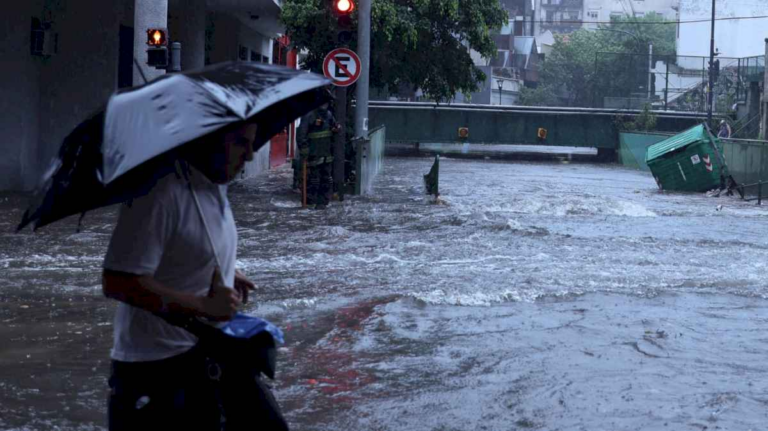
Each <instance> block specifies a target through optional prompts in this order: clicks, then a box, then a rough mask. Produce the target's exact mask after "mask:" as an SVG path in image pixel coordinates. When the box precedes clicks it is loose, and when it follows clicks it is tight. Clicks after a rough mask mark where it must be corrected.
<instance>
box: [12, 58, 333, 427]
mask: <svg viewBox="0 0 768 431" xmlns="http://www.w3.org/2000/svg"><path fill="white" fill-rule="evenodd" d="M329 83H330V82H329V80H327V79H326V78H324V77H321V76H318V75H314V74H308V73H304V72H300V71H297V70H291V69H287V68H283V67H277V66H270V65H263V64H256V63H240V62H238V63H221V64H217V65H213V66H210V67H207V68H205V69H202V70H197V71H191V72H185V73H179V74H173V75H166V76H164V77H161V78H159V79H156V80H154V81H152V82H150V83H148V84H146V85H144V86H141V87H137V88H133V89H130V90H128V91H123V92H120V93H118V94H115V95H113V96H112V97H111V98H110V100H109V102H108V103H107V105H106V108H105V109H104V110H103V111H101V112H99V113H97V114H96V115H94V116H93V117H91V118H89V119H88V120H86V121H84V122H83V123H82V124H80V125H79V126H78V127H77V128H76V129H75V130H74V131H73V132H72V133H70V135H69V136H67V138H65V140H64V143H63V144H62V146H61V149H60V151H59V155H58V158H56V159H55V160H54V161H53V164H52V166H51V167H50V168H49V170H48V171H47V173H46V175H45V176H44V178H43V183H42V186H41V189H40V192H39V193H38V195H37V196H36V198H35V199H34V201H33V203H32V205H31V206H30V208H29V209H28V210H27V211H26V212H25V214H24V216H23V219H22V222H21V224H20V225H19V229H22V228H24V227H25V226H27V225H29V224H32V223H34V225H35V229H38V228H40V227H42V226H45V225H46V224H49V223H53V222H55V221H57V220H60V219H63V218H65V217H68V216H70V215H74V214H85V212H86V211H90V210H92V209H95V208H99V207H103V206H108V205H112V204H116V203H122V204H123V205H122V207H121V208H120V214H119V219H118V222H117V226H116V227H115V231H114V233H113V236H112V239H111V241H110V245H109V248H108V251H107V255H106V258H105V260H104V272H103V290H104V293H105V295H107V296H108V297H110V298H113V299H116V300H118V301H120V304H119V306H118V310H117V314H116V316H115V326H114V335H115V339H114V344H113V349H112V359H113V362H112V374H111V377H110V379H109V385H110V400H109V428H110V430H136V429H195V430H221V429H222V427H223V429H226V430H235V429H243V426H245V427H246V428H247V427H249V425H250V420H254V421H259V423H260V424H261V425H265V424H267V425H265V426H266V427H267V428H268V429H277V430H282V429H287V425H286V424H285V421H284V419H283V418H282V415H281V414H280V413H279V407H277V406H276V403H275V402H274V398H273V397H271V393H270V392H269V390H268V389H263V388H266V387H265V386H263V384H260V383H259V379H258V377H259V374H253V373H263V374H265V375H266V376H268V377H270V378H273V377H274V355H273V354H272V353H270V351H273V350H274V348H272V349H271V350H270V349H269V348H266V349H263V350H253V351H249V353H242V355H246V356H243V359H242V360H240V359H239V357H237V356H236V355H239V354H240V352H241V349H240V348H239V347H243V346H245V347H249V346H253V344H249V343H250V342H251V341H252V340H254V339H256V338H257V337H261V336H262V335H264V334H266V337H268V339H269V343H271V344H272V346H274V342H280V341H281V339H282V334H281V333H280V331H279V329H277V328H274V325H271V324H268V322H264V321H263V320H261V319H257V318H253V319H252V320H248V319H249V316H241V315H238V316H235V313H236V311H237V309H238V307H240V306H241V304H243V303H245V302H246V301H247V295H248V291H249V290H252V289H253V288H254V285H253V283H251V282H250V281H249V280H248V279H247V278H246V277H245V276H244V275H243V274H241V273H239V272H238V271H236V269H235V260H236V250H237V230H236V228H235V223H234V219H233V216H232V211H231V209H230V206H229V201H228V200H227V194H226V192H227V190H226V184H227V183H228V182H230V181H232V180H233V179H235V178H236V176H237V175H238V173H239V172H240V171H241V170H242V169H243V166H244V165H245V163H246V162H248V161H250V160H252V159H253V154H254V152H255V151H257V150H258V149H259V148H260V147H261V146H262V145H264V144H265V143H266V142H267V141H268V140H269V139H270V138H271V137H272V136H274V135H275V134H277V133H278V132H279V131H280V130H282V129H283V128H284V127H285V126H286V125H287V124H288V123H290V122H291V121H293V120H294V119H296V118H298V117H300V116H301V115H304V114H306V113H307V112H309V111H311V110H312V109H315V108H317V107H318V106H320V105H321V104H323V103H325V102H326V101H327V96H324V94H325V93H324V92H323V91H322V89H323V88H324V87H325V86H327V85H328V84H329ZM81 220H82V218H81ZM233 316H234V317H235V319H234V320H232V321H231V322H227V323H226V325H225V326H220V325H218V324H216V322H224V321H228V320H230V319H232V318H233ZM243 318H244V319H245V320H244V319H243ZM199 319H201V320H202V322H201V321H200V320H199ZM256 320H259V322H256ZM206 321H207V322H206ZM169 322H173V324H171V323H169ZM235 322H241V323H242V322H245V325H247V327H249V328H251V329H253V330H254V331H255V332H246V333H243V334H245V335H237V334H235V333H233V332H231V331H230V334H231V335H227V332H226V331H225V330H231V329H232V328H233V326H232V325H234V324H235ZM201 325H202V327H203V329H201ZM238 325H240V323H238ZM237 327H238V328H241V329H242V328H244V326H237ZM262 328H263V329H262ZM249 331H250V329H249ZM193 333H194V334H197V335H199V336H200V337H201V338H200V339H199V342H198V338H196V337H195V336H194V335H192V334H193ZM248 334H251V335H248ZM240 338H242V339H243V340H245V341H244V342H245V344H238V343H236V342H235V341H233V340H237V339H240ZM262 338H263V337H262ZM233 343H234V344H233ZM201 346H203V347H201ZM211 346H214V348H211ZM227 346H229V347H227ZM231 346H238V348H231ZM219 347H221V348H224V347H227V348H226V349H224V350H225V352H224V353H221V351H222V349H218V348H219ZM217 349H218V350H217ZM242 350H243V352H244V351H245V350H248V349H247V348H244V349H242ZM231 352H234V353H231ZM260 352H266V353H265V355H266V356H264V358H266V359H264V358H262V357H260V356H257V355H259V354H260ZM230 353H231V354H230ZM227 355H229V356H227ZM233 357H234V358H233ZM261 359H264V361H263V362H264V364H266V365H264V366H263V367H262V366H261V365H259V367H260V368H258V369H253V370H252V369H250V368H248V367H251V368H253V366H252V365H251V364H254V363H256V362H258V361H261ZM257 360H258V361H257ZM241 364H244V366H245V367H246V368H247V369H245V370H244V371H242V372H241V368H238V367H240V365H241ZM222 369H223V370H224V371H223V377H222V373H221V372H222ZM232 376H235V377H234V379H233V378H232ZM238 377H243V379H242V380H243V381H245V380H250V381H251V384H252V386H250V387H248V388H247V389H246V390H245V392H243V391H240V392H238V391H237V390H234V391H233V390H230V389H231V388H232V383H233V381H234V384H235V385H236V384H237V381H238ZM246 383H247V382H246ZM255 387H258V389H256V390H255V391H256V392H259V393H258V394H256V395H255V396H253V394H249V393H248V392H247V391H248V390H251V389H253V388H255ZM222 388H229V389H227V390H223V389H222ZM222 392H223V393H222ZM233 394H236V395H233ZM249 395H251V396H250V397H249ZM240 400H242V401H245V402H238V401H240ZM227 407H229V409H228V408H227ZM253 416H255V417H253ZM222 421H226V425H225V426H223V424H222Z"/></svg>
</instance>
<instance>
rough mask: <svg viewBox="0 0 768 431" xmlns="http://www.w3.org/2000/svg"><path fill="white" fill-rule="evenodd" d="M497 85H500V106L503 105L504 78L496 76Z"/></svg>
mask: <svg viewBox="0 0 768 431" xmlns="http://www.w3.org/2000/svg"><path fill="white" fill-rule="evenodd" d="M496 85H498V86H499V106H501V89H502V87H504V80H503V79H501V78H496Z"/></svg>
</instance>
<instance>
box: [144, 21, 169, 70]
mask: <svg viewBox="0 0 768 431" xmlns="http://www.w3.org/2000/svg"><path fill="white" fill-rule="evenodd" d="M147 45H148V46H149V48H147V64H148V65H150V66H152V67H154V68H156V69H165V68H167V67H168V30H166V29H164V28H150V29H148V30H147Z"/></svg>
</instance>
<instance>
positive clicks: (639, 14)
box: [635, 12, 645, 18]
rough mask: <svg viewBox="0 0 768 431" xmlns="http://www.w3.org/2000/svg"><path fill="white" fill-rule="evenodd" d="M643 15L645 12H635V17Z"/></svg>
mask: <svg viewBox="0 0 768 431" xmlns="http://www.w3.org/2000/svg"><path fill="white" fill-rule="evenodd" d="M644 16H645V12H635V18H642V17H644Z"/></svg>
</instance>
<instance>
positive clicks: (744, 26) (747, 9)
mask: <svg viewBox="0 0 768 431" xmlns="http://www.w3.org/2000/svg"><path fill="white" fill-rule="evenodd" d="M766 11H768V0H718V1H717V5H716V10H715V14H716V17H717V18H718V19H719V20H718V21H717V22H716V24H715V48H716V49H717V51H718V52H719V53H720V56H721V57H727V58H744V57H752V56H757V55H763V54H765V38H766V37H768V19H766V18H761V19H746V20H738V19H733V18H737V17H750V16H764V15H766ZM711 18H712V2H711V1H705V0H680V21H682V23H681V25H680V29H679V31H678V38H677V54H678V55H685V56H702V57H709V41H710V37H711V26H710V23H709V22H708V20H710V19H711ZM724 18H731V19H730V20H724ZM696 20H701V21H703V22H696V23H685V21H696Z"/></svg>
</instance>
